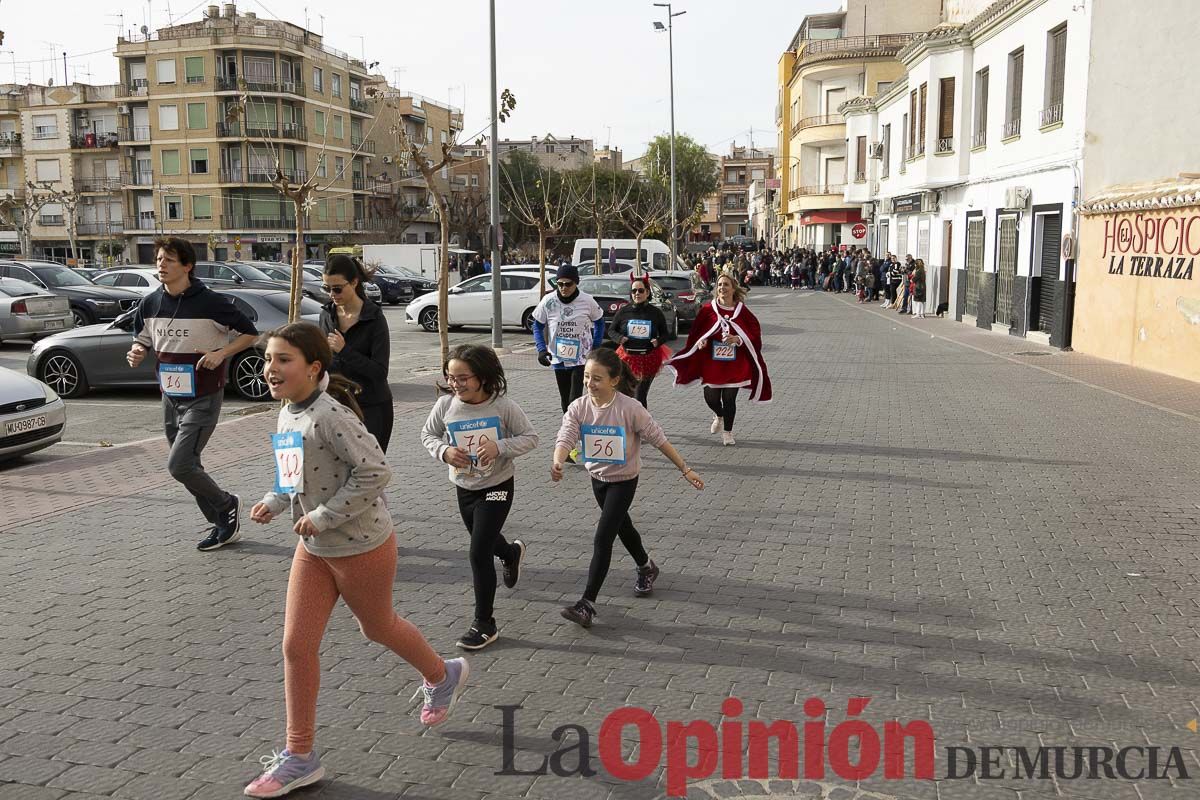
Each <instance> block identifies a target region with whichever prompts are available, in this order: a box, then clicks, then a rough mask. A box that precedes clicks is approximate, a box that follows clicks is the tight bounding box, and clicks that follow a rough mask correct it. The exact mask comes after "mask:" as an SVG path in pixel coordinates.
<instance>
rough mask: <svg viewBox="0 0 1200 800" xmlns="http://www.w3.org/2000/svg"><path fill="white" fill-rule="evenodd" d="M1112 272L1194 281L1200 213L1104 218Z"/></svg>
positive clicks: (1105, 238) (1199, 238)
mask: <svg viewBox="0 0 1200 800" xmlns="http://www.w3.org/2000/svg"><path fill="white" fill-rule="evenodd" d="M1104 256H1105V257H1107V258H1108V274H1109V275H1129V276H1130V277H1135V278H1164V279H1167V280H1176V281H1190V280H1193V276H1194V272H1195V261H1196V256H1200V214H1197V213H1191V214H1188V213H1179V214H1154V215H1149V214H1132V215H1130V214H1123V215H1121V216H1117V217H1113V218H1111V219H1106V220H1105V221H1104Z"/></svg>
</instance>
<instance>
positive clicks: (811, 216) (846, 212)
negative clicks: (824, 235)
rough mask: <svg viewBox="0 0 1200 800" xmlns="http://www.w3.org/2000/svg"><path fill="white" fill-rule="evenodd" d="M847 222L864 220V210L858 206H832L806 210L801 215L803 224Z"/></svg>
mask: <svg viewBox="0 0 1200 800" xmlns="http://www.w3.org/2000/svg"><path fill="white" fill-rule="evenodd" d="M847 222H862V212H861V211H860V210H859V209H857V208H831V209H827V210H825V211H805V212H804V213H803V214H801V215H800V224H801V225H829V224H834V225H837V224H841V223H847Z"/></svg>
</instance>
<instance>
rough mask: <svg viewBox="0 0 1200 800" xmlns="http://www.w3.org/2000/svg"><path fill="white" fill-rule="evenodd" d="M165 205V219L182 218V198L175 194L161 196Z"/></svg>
mask: <svg viewBox="0 0 1200 800" xmlns="http://www.w3.org/2000/svg"><path fill="white" fill-rule="evenodd" d="M163 202H164V203H165V204H166V207H167V219H183V198H182V197H180V196H179V195H177V194H169V195H167V196H166V197H165V198H163Z"/></svg>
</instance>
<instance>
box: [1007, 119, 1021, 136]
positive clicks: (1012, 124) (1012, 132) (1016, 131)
mask: <svg viewBox="0 0 1200 800" xmlns="http://www.w3.org/2000/svg"><path fill="white" fill-rule="evenodd" d="M1020 135H1021V119H1020V117H1018V118H1017V119H1013V120H1009V121H1008V122H1006V123H1004V138H1005V139H1012V138H1014V137H1017V136H1020Z"/></svg>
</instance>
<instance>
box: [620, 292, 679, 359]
mask: <svg viewBox="0 0 1200 800" xmlns="http://www.w3.org/2000/svg"><path fill="white" fill-rule="evenodd" d="M631 319H645V320H649V321H650V336H649V337H648V338H644V339H641V338H635V337H633V336H629V321H630V320H631ZM666 334H667V318H666V317H665V316H663V313H662V312H661V311H659V310H658V308H657V307H656V306H654V305H653V304H651V303H650V302H648V301H647V302H645V303H642V304H641V305H634V304H633V303H627V304H625V305H623V306H621V307H620V308H619V309H617V313H616V314H614V315H613V319H612V324H611V325H609V326H608V337H609V338H610V339H612V340H613V341H614V342H616V343H617V344H620V343H621V337H623V336H629V341H628V342H626V343H625V350H626V352H629V353H649V352H650V349H651V348H650V340H651V339H657V340H658V343H659V344H662V342H663V337H664V336H666Z"/></svg>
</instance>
